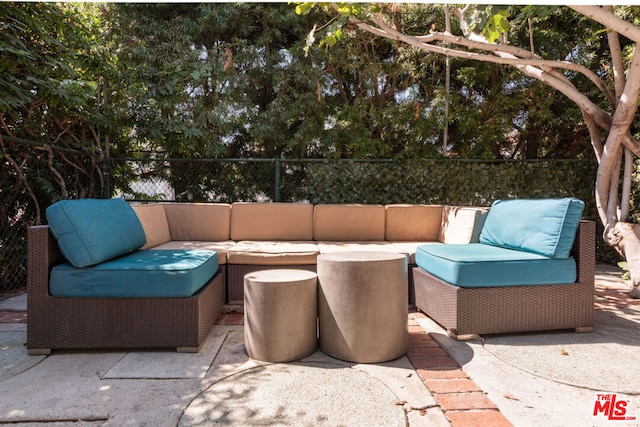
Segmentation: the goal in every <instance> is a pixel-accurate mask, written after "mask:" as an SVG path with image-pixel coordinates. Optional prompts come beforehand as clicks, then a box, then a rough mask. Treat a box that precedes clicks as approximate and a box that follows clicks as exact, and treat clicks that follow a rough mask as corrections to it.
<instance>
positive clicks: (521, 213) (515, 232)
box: [480, 197, 584, 258]
mask: <svg viewBox="0 0 640 427" xmlns="http://www.w3.org/2000/svg"><path fill="white" fill-rule="evenodd" d="M583 209H584V202H583V201H581V200H578V199H575V198H572V197H566V198H563V199H539V200H532V199H529V200H524V199H523V200H497V201H495V202H494V203H493V205H491V209H489V213H488V214H487V218H486V220H485V223H484V226H483V227H482V231H481V232H480V243H484V244H487V245H493V246H500V247H503V248H510V249H518V250H522V251H527V252H533V253H536V254H540V255H545V256H548V257H551V258H568V257H569V254H570V252H571V248H572V247H573V242H574V240H575V237H576V231H577V230H578V225H579V224H580V219H581V218H582V211H583Z"/></svg>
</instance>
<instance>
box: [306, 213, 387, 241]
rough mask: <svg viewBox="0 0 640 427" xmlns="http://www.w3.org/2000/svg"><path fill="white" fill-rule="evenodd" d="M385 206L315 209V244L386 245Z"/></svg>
mask: <svg viewBox="0 0 640 427" xmlns="http://www.w3.org/2000/svg"><path fill="white" fill-rule="evenodd" d="M384 227H385V210H384V206H382V205H356V204H353V205H350V204H340V205H337V204H336V205H333V204H327V205H316V207H315V209H314V219H313V238H314V240H316V241H343V242H344V241H369V240H371V241H378V242H382V241H384Z"/></svg>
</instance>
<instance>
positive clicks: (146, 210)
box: [131, 204, 171, 249]
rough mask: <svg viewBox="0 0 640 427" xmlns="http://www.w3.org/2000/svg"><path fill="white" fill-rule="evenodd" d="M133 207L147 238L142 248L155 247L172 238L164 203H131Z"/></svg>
mask: <svg viewBox="0 0 640 427" xmlns="http://www.w3.org/2000/svg"><path fill="white" fill-rule="evenodd" d="M131 207H132V208H133V211H134V212H135V213H136V215H137V216H138V219H139V220H140V223H141V224H142V229H143V230H144V235H145V236H146V238H147V243H146V244H145V245H144V246H143V247H142V248H141V249H149V248H153V247H156V246H158V245H163V244H165V243H167V242H168V241H169V240H171V234H169V224H167V217H166V216H165V213H164V207H163V205H159V204H151V205H131Z"/></svg>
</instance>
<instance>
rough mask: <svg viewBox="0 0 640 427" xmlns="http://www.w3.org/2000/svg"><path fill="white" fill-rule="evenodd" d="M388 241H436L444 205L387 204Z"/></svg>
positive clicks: (386, 232) (386, 233)
mask: <svg viewBox="0 0 640 427" xmlns="http://www.w3.org/2000/svg"><path fill="white" fill-rule="evenodd" d="M385 209H386V214H387V215H386V230H385V235H386V239H385V240H388V241H400V242H406V241H424V242H429V241H431V242H436V241H438V237H439V236H440V225H441V224H442V205H399V204H398V205H386V206H385Z"/></svg>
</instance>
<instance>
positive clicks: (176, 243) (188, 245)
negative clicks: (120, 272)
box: [153, 240, 236, 264]
mask: <svg viewBox="0 0 640 427" xmlns="http://www.w3.org/2000/svg"><path fill="white" fill-rule="evenodd" d="M235 245H236V242H234V241H233V240H226V241H224V242H206V241H199V240H187V241H185V240H172V241H170V242H167V243H165V244H164V245H160V246H156V247H155V248H153V249H204V250H209V251H216V254H218V263H219V264H226V263H227V252H229V251H230V250H231V249H232V248H233V247H234V246H235Z"/></svg>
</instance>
